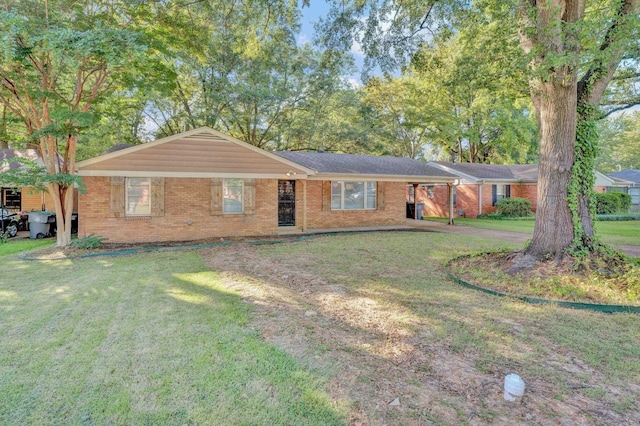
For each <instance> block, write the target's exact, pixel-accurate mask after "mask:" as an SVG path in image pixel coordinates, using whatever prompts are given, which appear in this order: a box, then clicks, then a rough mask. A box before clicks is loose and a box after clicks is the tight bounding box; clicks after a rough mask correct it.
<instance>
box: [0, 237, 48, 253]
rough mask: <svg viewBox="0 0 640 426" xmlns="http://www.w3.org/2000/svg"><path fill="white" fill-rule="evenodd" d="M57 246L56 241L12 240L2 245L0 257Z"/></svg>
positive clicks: (0, 246)
mask: <svg viewBox="0 0 640 426" xmlns="http://www.w3.org/2000/svg"><path fill="white" fill-rule="evenodd" d="M53 244H55V239H52V238H49V239H43V240H31V239H13V238H10V239H8V240H7V242H6V243H0V256H5V255H8V254H17V253H22V252H25V251H29V250H33V249H37V248H42V247H46V246H50V245H53Z"/></svg>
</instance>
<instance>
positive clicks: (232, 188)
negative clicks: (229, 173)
mask: <svg viewBox="0 0 640 426" xmlns="http://www.w3.org/2000/svg"><path fill="white" fill-rule="evenodd" d="M243 189H244V182H243V181H242V179H224V180H223V181H222V194H223V208H222V212H223V213H242V212H243V211H244V207H243V203H242V191H243Z"/></svg>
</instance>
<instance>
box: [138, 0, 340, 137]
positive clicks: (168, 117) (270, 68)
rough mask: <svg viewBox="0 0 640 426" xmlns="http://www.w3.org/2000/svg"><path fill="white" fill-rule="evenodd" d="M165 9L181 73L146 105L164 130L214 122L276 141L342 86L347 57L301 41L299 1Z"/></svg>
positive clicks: (171, 52) (241, 0)
mask: <svg viewBox="0 0 640 426" xmlns="http://www.w3.org/2000/svg"><path fill="white" fill-rule="evenodd" d="M159 14H160V16H162V19H161V21H164V22H166V24H165V25H167V26H170V27H171V29H172V32H173V34H174V39H173V40H172V41H171V43H172V46H173V48H172V49H168V50H167V54H166V55H167V61H168V62H170V63H171V64H172V66H173V72H174V73H175V75H176V79H175V82H174V85H173V87H172V91H171V93H170V95H169V96H166V95H165V94H164V93H159V94H158V96H157V97H155V98H153V99H152V107H151V108H148V109H147V110H146V112H147V114H148V117H149V118H150V119H151V120H152V121H153V122H154V123H155V124H156V125H157V126H158V136H166V135H170V134H174V133H177V132H179V131H183V130H184V129H187V128H194V127H199V126H203V125H207V126H210V127H213V128H217V129H220V130H222V131H224V132H226V133H228V134H230V135H232V136H235V137H237V138H239V139H242V140H244V141H245V142H248V143H251V144H252V145H255V146H258V147H263V148H265V147H273V146H275V145H277V144H279V143H280V142H281V141H280V140H281V139H282V137H283V134H284V133H286V132H287V129H290V128H291V126H294V125H295V123H294V122H295V120H296V119H297V112H298V111H301V110H304V109H306V108H309V106H310V104H312V103H313V102H312V101H311V99H312V98H315V97H325V94H326V93H331V92H333V91H335V90H336V89H337V88H338V87H339V85H340V79H339V75H340V72H341V71H342V70H343V68H344V66H345V65H346V62H345V57H344V55H339V54H335V53H331V52H327V53H324V54H321V53H320V52H318V51H316V50H315V49H313V48H312V47H311V46H310V45H299V44H298V43H297V41H296V35H297V33H298V31H299V19H300V11H299V9H298V7H297V4H296V3H295V2H294V3H292V2H288V1H284V0H278V1H271V2H264V1H258V0H234V1H230V2H229V1H224V2H222V1H204V2H192V3H189V4H186V5H183V7H181V8H166V10H164V11H162V12H159Z"/></svg>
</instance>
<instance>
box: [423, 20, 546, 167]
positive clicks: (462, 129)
mask: <svg viewBox="0 0 640 426" xmlns="http://www.w3.org/2000/svg"><path fill="white" fill-rule="evenodd" d="M492 31H493V27H492V26H488V25H485V26H483V27H482V28H478V26H477V25H472V26H470V27H467V28H463V29H461V30H460V31H459V32H457V33H455V34H450V35H449V34H446V35H445V37H443V38H442V39H436V40H435V41H434V42H432V43H428V44H427V43H425V44H423V46H422V47H421V49H420V50H419V51H418V52H417V53H416V55H414V57H413V59H412V63H411V66H412V67H411V72H412V73H413V74H414V75H416V78H418V79H419V80H421V81H422V82H423V83H422V87H423V89H422V92H423V93H426V94H428V97H427V96H424V95H423V108H424V109H426V110H429V111H430V112H431V114H430V115H431V119H430V120H429V121H430V127H431V133H432V134H433V136H434V137H435V138H434V139H435V140H434V142H435V143H439V144H441V145H442V146H443V147H444V148H445V150H446V151H448V152H449V153H450V156H451V157H453V158H455V159H456V160H457V161H462V162H470V163H503V162H526V161H527V160H532V159H535V150H536V149H537V145H536V143H535V142H536V139H535V136H536V132H535V122H533V121H532V120H531V118H530V117H529V115H530V114H529V111H530V110H531V106H530V102H528V101H527V99H526V94H525V91H526V87H527V85H526V80H525V79H524V76H523V73H522V72H521V71H520V70H519V69H518V68H517V67H511V68H509V67H507V66H505V64H504V61H502V60H495V59H493V58H494V57H496V56H498V52H491V51H490V50H491V46H492V44H491V42H490V41H489V39H490V38H491V34H490V32H492ZM502 49H504V51H502V52H501V54H502V55H503V56H504V55H506V54H507V53H509V54H512V55H515V56H516V59H514V60H513V62H514V63H517V62H518V61H519V60H521V55H519V52H518V51H517V50H515V49H514V48H513V46H511V47H510V49H509V50H507V47H506V46H502Z"/></svg>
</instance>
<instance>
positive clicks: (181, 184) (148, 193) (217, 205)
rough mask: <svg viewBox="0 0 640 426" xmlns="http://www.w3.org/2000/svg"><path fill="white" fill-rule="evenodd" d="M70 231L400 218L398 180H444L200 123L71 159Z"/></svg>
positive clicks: (275, 229)
mask: <svg viewBox="0 0 640 426" xmlns="http://www.w3.org/2000/svg"><path fill="white" fill-rule="evenodd" d="M76 170H77V173H78V174H79V175H80V176H81V177H82V178H83V180H84V182H85V184H86V186H87V192H86V193H85V194H81V195H80V196H79V203H78V204H79V207H78V214H79V222H80V223H79V235H80V236H84V235H89V234H91V233H94V234H96V235H100V236H102V237H105V238H108V239H109V241H110V242H157V241H190V240H201V239H209V238H218V237H241V236H270V235H279V234H283V233H292V232H306V231H311V230H316V229H325V228H342V227H356V226H385V225H403V224H405V220H406V219H405V208H406V202H405V188H406V186H407V185H408V184H418V185H420V184H445V185H446V184H447V183H448V184H450V185H451V184H452V183H453V182H454V180H455V179H456V178H457V177H456V176H454V175H453V174H451V173H449V172H447V171H445V170H443V169H442V168H438V167H434V166H430V165H428V164H425V163H420V162H418V161H414V160H411V159H408V158H396V157H376V156H364V155H348V154H327V153H302V152H277V153H274V152H267V151H264V150H262V149H259V148H256V147H254V146H252V145H249V144H246V143H244V142H242V141H239V140H237V139H234V138H232V137H230V136H227V135H224V134H222V133H220V132H217V131H215V130H213V129H210V128H207V127H203V128H199V129H195V130H191V131H187V132H184V133H180V134H177V135H173V136H169V137H167V138H163V139H160V140H157V141H154V142H149V143H145V144H142V145H135V146H131V147H128V148H125V149H122V150H118V151H114V152H110V153H107V154H104V155H101V156H98V157H95V158H92V159H89V160H85V161H81V162H78V164H77V167H76Z"/></svg>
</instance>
